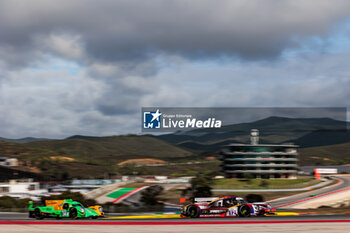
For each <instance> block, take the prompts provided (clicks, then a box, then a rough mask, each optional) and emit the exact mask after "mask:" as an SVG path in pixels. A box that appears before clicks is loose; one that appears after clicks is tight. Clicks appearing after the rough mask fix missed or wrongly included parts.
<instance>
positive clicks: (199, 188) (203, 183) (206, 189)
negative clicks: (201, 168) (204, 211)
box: [191, 172, 214, 197]
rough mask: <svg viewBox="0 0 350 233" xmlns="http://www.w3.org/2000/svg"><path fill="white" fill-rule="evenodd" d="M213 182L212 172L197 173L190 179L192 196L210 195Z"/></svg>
mask: <svg viewBox="0 0 350 233" xmlns="http://www.w3.org/2000/svg"><path fill="white" fill-rule="evenodd" d="M213 183H214V174H213V173H212V172H207V173H198V174H197V175H196V177H194V178H192V180H191V188H192V195H193V196H194V197H210V196H211V195H212V193H211V189H212V188H211V186H212V185H213Z"/></svg>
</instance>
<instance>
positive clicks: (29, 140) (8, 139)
mask: <svg viewBox="0 0 350 233" xmlns="http://www.w3.org/2000/svg"><path fill="white" fill-rule="evenodd" d="M48 140H53V139H48V138H34V137H25V138H18V139H10V138H2V137H0V142H12V143H27V142H36V141H48Z"/></svg>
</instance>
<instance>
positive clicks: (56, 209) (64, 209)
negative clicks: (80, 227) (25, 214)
mask: <svg viewBox="0 0 350 233" xmlns="http://www.w3.org/2000/svg"><path fill="white" fill-rule="evenodd" d="M28 210H29V217H30V218H37V219H43V218H46V217H47V218H57V219H60V218H72V219H76V218H97V217H98V216H99V214H98V213H97V212H96V211H95V210H93V209H90V208H85V207H84V206H83V205H82V204H81V203H80V202H77V201H73V200H72V199H65V200H48V201H46V203H45V206H34V205H33V202H29V208H28Z"/></svg>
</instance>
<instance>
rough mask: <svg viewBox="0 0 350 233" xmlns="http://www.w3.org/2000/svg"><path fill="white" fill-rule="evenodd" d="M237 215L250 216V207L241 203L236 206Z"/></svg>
mask: <svg viewBox="0 0 350 233" xmlns="http://www.w3.org/2000/svg"><path fill="white" fill-rule="evenodd" d="M238 215H239V217H249V216H250V208H249V206H247V205H241V206H240V207H239V208H238Z"/></svg>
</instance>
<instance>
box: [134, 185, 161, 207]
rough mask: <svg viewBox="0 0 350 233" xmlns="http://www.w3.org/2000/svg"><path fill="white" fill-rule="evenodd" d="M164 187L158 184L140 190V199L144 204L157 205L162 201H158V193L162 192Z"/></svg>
mask: <svg viewBox="0 0 350 233" xmlns="http://www.w3.org/2000/svg"><path fill="white" fill-rule="evenodd" d="M163 190H164V188H163V187H162V186H160V185H152V186H150V187H148V188H146V189H145V190H143V191H142V192H141V195H142V196H141V199H140V201H141V202H142V203H143V204H144V205H145V206H157V205H158V206H159V205H163V203H160V202H159V197H158V196H159V195H160V194H161V193H162V192H163Z"/></svg>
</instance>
